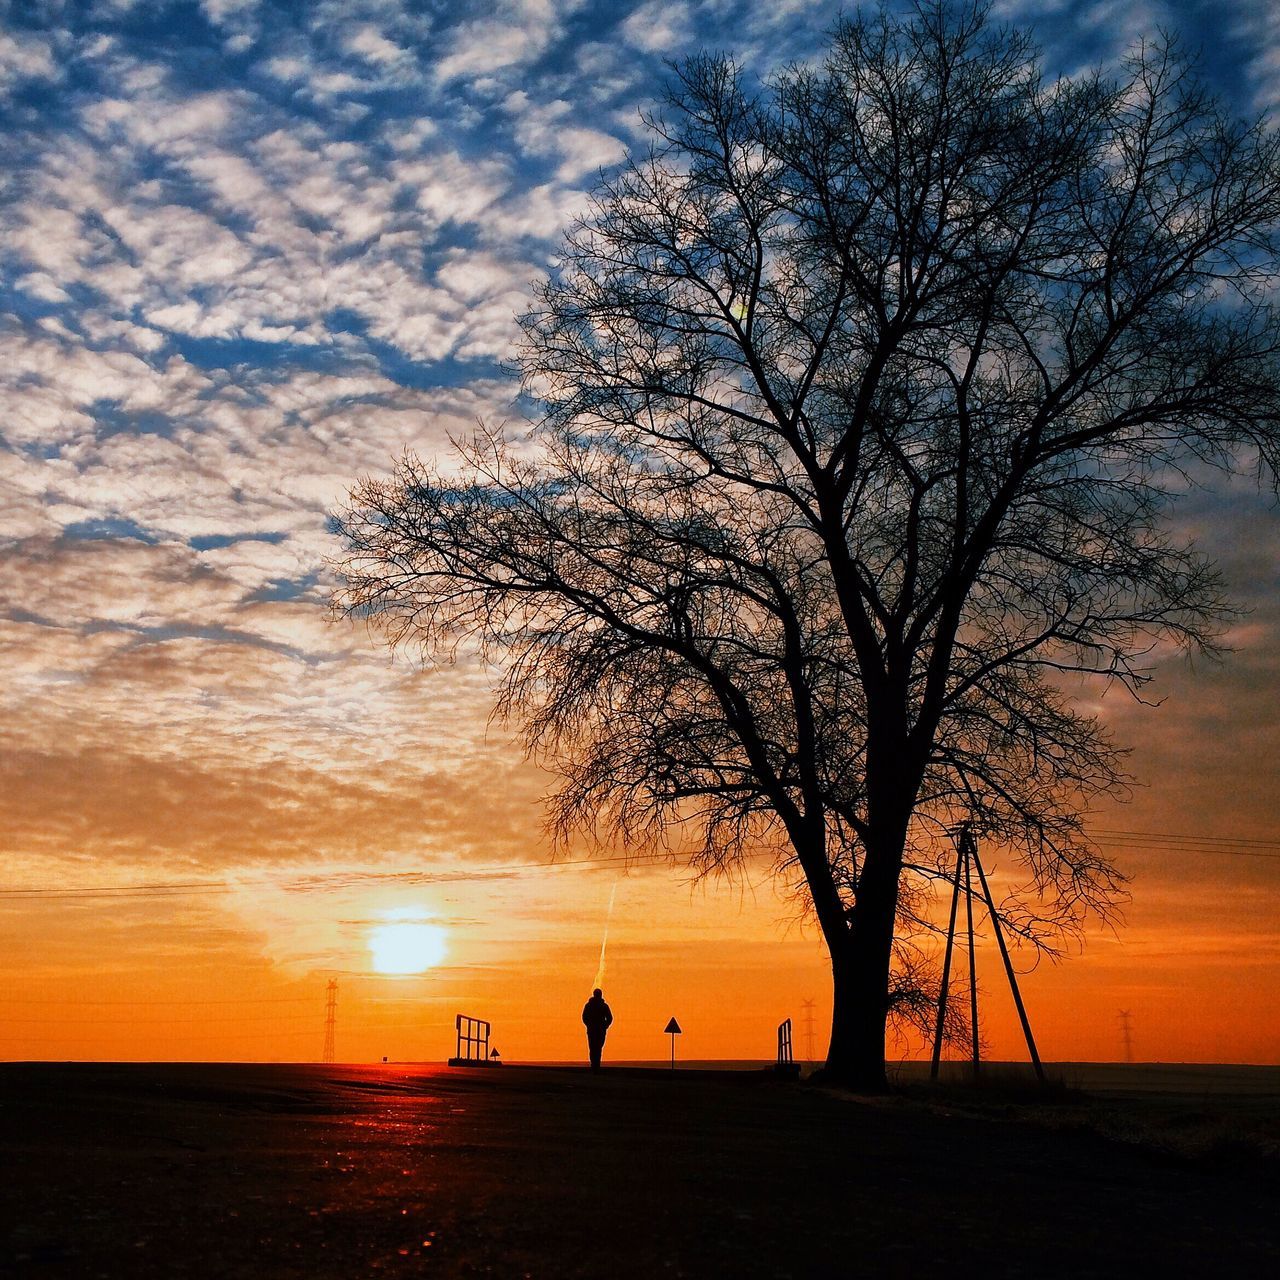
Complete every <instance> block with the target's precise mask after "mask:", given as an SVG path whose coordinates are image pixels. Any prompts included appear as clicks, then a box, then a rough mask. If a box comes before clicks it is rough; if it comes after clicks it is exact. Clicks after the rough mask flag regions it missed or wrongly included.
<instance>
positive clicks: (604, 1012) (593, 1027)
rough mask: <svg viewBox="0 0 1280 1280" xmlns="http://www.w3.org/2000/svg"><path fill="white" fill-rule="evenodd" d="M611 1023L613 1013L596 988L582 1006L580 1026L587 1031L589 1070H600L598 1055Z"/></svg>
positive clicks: (601, 1050) (602, 1049)
mask: <svg viewBox="0 0 1280 1280" xmlns="http://www.w3.org/2000/svg"><path fill="white" fill-rule="evenodd" d="M612 1022H613V1012H612V1010H611V1009H610V1008H609V1006H608V1005H607V1004H605V1002H604V996H603V995H602V994H601V992H600V988H599V987H597V988H596V989H595V990H594V991H593V992H592V993H591V999H590V1000H588V1001H587V1003H586V1004H584V1005H583V1006H582V1025H583V1026H584V1027H586V1029H587V1049H588V1051H589V1052H590V1054H591V1070H592V1071H599V1070H600V1054H601V1053H602V1052H603V1051H604V1038H605V1035H606V1034H607V1033H608V1030H609V1026H610V1024H611V1023H612Z"/></svg>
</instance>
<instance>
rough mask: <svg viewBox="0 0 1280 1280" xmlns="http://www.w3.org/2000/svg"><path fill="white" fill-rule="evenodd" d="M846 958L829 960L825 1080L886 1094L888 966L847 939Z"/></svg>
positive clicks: (860, 1089) (851, 939)
mask: <svg viewBox="0 0 1280 1280" xmlns="http://www.w3.org/2000/svg"><path fill="white" fill-rule="evenodd" d="M845 950H846V954H845V955H843V956H840V957H838V958H837V957H836V956H835V955H832V957H831V980H832V994H833V999H832V1010H831V1045H830V1047H829V1048H828V1050H827V1063H826V1067H825V1068H824V1070H823V1073H822V1079H823V1081H824V1082H828V1083H831V1084H838V1085H843V1086H844V1087H846V1088H849V1089H855V1090H857V1092H859V1093H887V1092H888V1089H889V1082H888V1079H887V1077H886V1076H885V1070H884V1046H885V1021H886V1017H887V1013H888V1004H887V1000H886V992H887V989H888V982H889V968H888V965H887V964H886V965H884V966H883V967H882V968H880V967H878V966H876V965H874V964H872V963H870V962H869V960H870V958H869V956H868V954H867V949H866V948H865V947H857V946H855V945H854V943H853V938H852V937H850V938H849V939H848V942H847V943H846V946H845Z"/></svg>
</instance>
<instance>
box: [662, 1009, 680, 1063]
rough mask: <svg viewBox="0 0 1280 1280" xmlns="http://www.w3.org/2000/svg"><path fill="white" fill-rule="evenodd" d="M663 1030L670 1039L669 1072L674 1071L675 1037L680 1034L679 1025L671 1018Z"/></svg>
mask: <svg viewBox="0 0 1280 1280" xmlns="http://www.w3.org/2000/svg"><path fill="white" fill-rule="evenodd" d="M663 1030H664V1031H665V1032H666V1033H667V1035H669V1036H670V1037H671V1070H672V1071H674V1070H675V1069H676V1036H678V1035H680V1034H681V1031H680V1024H679V1023H678V1022H677V1021H676V1020H675V1018H672V1019H671V1021H670V1022H668V1023H667V1025H666V1026H665V1027H664V1028H663Z"/></svg>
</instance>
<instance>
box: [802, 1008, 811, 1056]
mask: <svg viewBox="0 0 1280 1280" xmlns="http://www.w3.org/2000/svg"><path fill="white" fill-rule="evenodd" d="M800 1007H801V1008H802V1009H803V1010H804V1056H805V1060H806V1061H807V1062H808V1063H809V1065H810V1066H813V1001H812V1000H801V1001H800Z"/></svg>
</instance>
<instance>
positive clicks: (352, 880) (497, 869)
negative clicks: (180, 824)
mask: <svg viewBox="0 0 1280 1280" xmlns="http://www.w3.org/2000/svg"><path fill="white" fill-rule="evenodd" d="M671 861H672V859H671V858H670V857H669V856H668V855H666V854H640V855H636V856H631V855H625V854H624V855H618V856H614V857H606V858H567V859H565V860H563V861H561V862H514V863H509V864H507V865H499V866H488V867H476V868H473V869H471V870H469V871H335V872H333V873H331V874H328V875H314V876H300V877H295V878H291V879H284V880H282V879H277V878H276V877H273V876H261V877H256V878H246V879H236V880H187V881H163V882H161V881H153V882H142V883H138V884H119V885H113V884H107V885H75V886H70V887H67V888H59V887H53V886H50V887H41V886H34V885H21V886H12V887H9V888H0V898H15V899H22V898H40V899H45V898H48V899H56V898H127V897H180V896H183V895H186V894H195V893H227V892H230V891H231V890H234V889H238V888H251V887H256V886H266V887H269V888H270V887H273V888H278V889H287V890H308V889H341V888H355V887H357V886H358V885H361V884H366V883H371V882H372V883H377V884H385V883H387V882H399V883H401V884H408V885H417V884H455V883H481V882H484V881H489V880H505V879H513V878H516V877H518V876H524V875H529V874H532V873H537V872H543V871H559V870H561V869H563V868H566V867H586V868H587V869H591V868H594V867H610V866H614V867H616V866H620V865H621V866H627V867H635V866H657V865H660V864H663V863H669V862H671Z"/></svg>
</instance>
